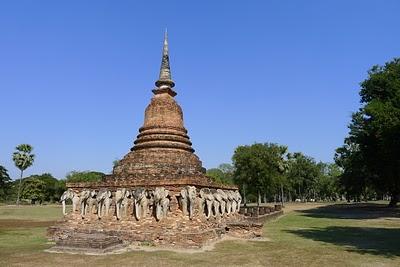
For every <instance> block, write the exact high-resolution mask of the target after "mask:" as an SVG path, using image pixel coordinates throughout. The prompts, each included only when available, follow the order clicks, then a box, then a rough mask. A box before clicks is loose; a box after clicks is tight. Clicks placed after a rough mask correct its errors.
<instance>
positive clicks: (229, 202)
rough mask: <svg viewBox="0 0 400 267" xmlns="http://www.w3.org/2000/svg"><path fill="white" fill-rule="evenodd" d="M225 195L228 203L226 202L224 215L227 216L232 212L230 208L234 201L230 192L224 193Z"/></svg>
mask: <svg viewBox="0 0 400 267" xmlns="http://www.w3.org/2000/svg"><path fill="white" fill-rule="evenodd" d="M225 193H226V195H227V199H228V201H227V202H226V214H228V215H229V214H231V212H232V206H233V202H234V199H233V194H232V191H230V190H227V191H225Z"/></svg>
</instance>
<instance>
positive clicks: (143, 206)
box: [132, 188, 148, 220]
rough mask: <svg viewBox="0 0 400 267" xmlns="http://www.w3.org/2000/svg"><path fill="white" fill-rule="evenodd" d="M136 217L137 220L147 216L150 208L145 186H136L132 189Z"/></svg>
mask: <svg viewBox="0 0 400 267" xmlns="http://www.w3.org/2000/svg"><path fill="white" fill-rule="evenodd" d="M132 196H133V201H134V206H135V217H136V219H137V220H140V219H141V218H144V217H146V215H147V210H148V199H147V190H146V189H145V188H136V189H135V190H133V191H132Z"/></svg>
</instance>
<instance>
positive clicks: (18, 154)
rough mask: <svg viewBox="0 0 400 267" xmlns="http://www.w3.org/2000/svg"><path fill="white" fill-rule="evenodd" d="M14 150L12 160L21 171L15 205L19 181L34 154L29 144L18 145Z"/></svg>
mask: <svg viewBox="0 0 400 267" xmlns="http://www.w3.org/2000/svg"><path fill="white" fill-rule="evenodd" d="M15 149H16V151H15V152H14V153H13V161H14V164H15V166H16V167H17V168H18V169H19V170H20V171H21V176H20V178H19V183H18V195H17V205H19V200H20V199H19V198H20V194H21V182H22V176H23V173H24V171H25V170H26V169H27V168H29V167H30V166H32V164H33V161H34V160H35V155H34V154H32V150H33V147H32V146H31V145H29V144H21V145H18V146H17V147H16V148H15Z"/></svg>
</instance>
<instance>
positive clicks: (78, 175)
mask: <svg viewBox="0 0 400 267" xmlns="http://www.w3.org/2000/svg"><path fill="white" fill-rule="evenodd" d="M104 175H105V174H104V173H101V172H94V171H82V172H79V171H72V172H70V173H68V174H67V176H66V177H65V179H57V178H55V177H54V176H53V175H51V174H50V173H43V174H40V175H37V174H35V175H30V176H28V177H25V178H22V179H18V180H16V181H12V180H11V178H10V176H9V175H8V171H7V169H6V168H4V167H3V166H0V201H1V202H6V203H15V202H16V201H17V199H18V191H20V202H21V203H25V204H42V203H56V202H58V201H59V200H60V196H61V195H62V193H63V192H64V191H65V190H66V186H65V185H66V182H95V181H100V180H101V179H102V178H103V176H104ZM19 188H20V189H19Z"/></svg>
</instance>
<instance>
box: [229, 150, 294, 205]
mask: <svg viewBox="0 0 400 267" xmlns="http://www.w3.org/2000/svg"><path fill="white" fill-rule="evenodd" d="M286 151H287V147H285V146H281V145H278V144H273V143H265V144H261V143H255V144H253V145H251V146H239V147H237V148H236V150H235V153H234V155H233V157H232V161H233V164H234V177H235V182H236V183H237V184H238V185H239V186H240V187H241V189H242V192H243V191H244V190H248V191H252V192H253V193H255V194H257V198H258V204H260V203H261V194H264V193H265V194H269V195H271V194H273V193H277V189H278V185H279V184H280V179H281V177H282V175H283V171H282V168H283V166H284V164H283V162H282V161H283V160H284V157H283V155H284V154H285V153H286ZM243 193H244V194H245V192H243Z"/></svg>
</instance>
